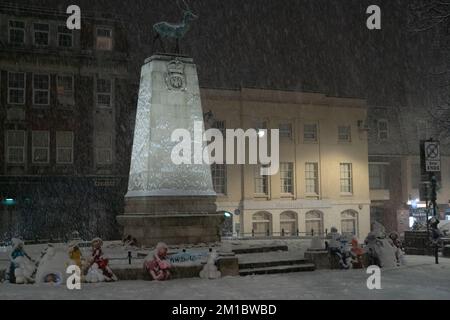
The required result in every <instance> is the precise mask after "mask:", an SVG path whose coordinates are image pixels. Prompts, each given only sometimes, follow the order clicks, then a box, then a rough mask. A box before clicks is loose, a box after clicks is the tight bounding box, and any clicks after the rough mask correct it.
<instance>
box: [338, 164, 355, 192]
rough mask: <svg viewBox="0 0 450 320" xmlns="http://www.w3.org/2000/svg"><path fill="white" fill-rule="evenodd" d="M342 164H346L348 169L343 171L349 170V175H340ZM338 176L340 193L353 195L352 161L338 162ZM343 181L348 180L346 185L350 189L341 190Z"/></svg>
mask: <svg viewBox="0 0 450 320" xmlns="http://www.w3.org/2000/svg"><path fill="white" fill-rule="evenodd" d="M343 166H348V169H349V170H348V171H345V170H344V172H349V176H348V177H343V176H342V173H343V171H342V167H343ZM339 177H340V179H339V181H340V183H339V190H340V194H341V195H344V196H351V195H353V191H354V186H353V163H351V162H341V163H340V164H339ZM343 181H348V182H349V183H348V186H349V188H350V191H347V190H344V191H343V190H342V187H343ZM344 185H345V184H344Z"/></svg>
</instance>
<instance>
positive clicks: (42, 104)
mask: <svg viewBox="0 0 450 320" xmlns="http://www.w3.org/2000/svg"><path fill="white" fill-rule="evenodd" d="M35 76H47V78H48V89H36V84H35ZM31 82H32V89H33V90H32V91H33V100H32V101H33V106H39V107H47V106H49V105H50V90H51V87H52V86H51V83H50V82H51V76H50V74H49V73H33V79H32V81H31ZM37 92H47V103H36V100H35V98H36V96H35V93H37Z"/></svg>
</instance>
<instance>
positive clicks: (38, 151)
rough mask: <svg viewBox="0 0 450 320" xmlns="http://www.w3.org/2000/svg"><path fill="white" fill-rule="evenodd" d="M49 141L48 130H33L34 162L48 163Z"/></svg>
mask: <svg viewBox="0 0 450 320" xmlns="http://www.w3.org/2000/svg"><path fill="white" fill-rule="evenodd" d="M49 143H50V141H49V132H48V131H33V132H32V147H33V149H32V150H33V162H36V163H47V162H48V161H49V159H48V153H49Z"/></svg>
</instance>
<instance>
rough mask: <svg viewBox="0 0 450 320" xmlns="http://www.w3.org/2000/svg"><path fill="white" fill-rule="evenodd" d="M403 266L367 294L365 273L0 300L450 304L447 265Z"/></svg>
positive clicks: (185, 282) (415, 259)
mask: <svg viewBox="0 0 450 320" xmlns="http://www.w3.org/2000/svg"><path fill="white" fill-rule="evenodd" d="M406 261H407V263H408V265H407V266H404V267H401V268H395V269H386V270H382V273H381V286H382V289H381V290H369V289H367V286H366V281H367V278H368V276H369V275H367V274H366V273H365V270H347V271H341V270H320V271H314V272H303V273H288V274H278V275H261V276H247V277H225V278H221V279H218V280H202V279H200V278H193V279H179V280H172V281H167V282H146V281H119V282H116V283H100V284H82V288H81V290H79V291H70V290H68V289H66V287H65V286H52V285H39V286H38V285H12V284H9V283H2V284H0V299H1V300H4V299H49V300H54V299H86V300H91V299H168V300H172V299H174V300H184V299H189V300H191V299H192V300H209V299H220V300H226V299H238V300H240V299H247V300H248V299H352V300H356V299H433V300H439V299H450V259H446V258H441V259H440V264H439V265H435V264H434V258H433V257H427V256H407V257H406Z"/></svg>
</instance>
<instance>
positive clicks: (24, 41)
mask: <svg viewBox="0 0 450 320" xmlns="http://www.w3.org/2000/svg"><path fill="white" fill-rule="evenodd" d="M13 21H14V22H22V23H23V28H18V27H11V22H13ZM13 29H14V30H22V32H23V41H22V42H12V41H11V30H13ZM25 30H26V23H25V21H23V20H16V19H9V20H8V43H9V44H12V45H24V44H25V43H26V37H25V35H26V33H25Z"/></svg>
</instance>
